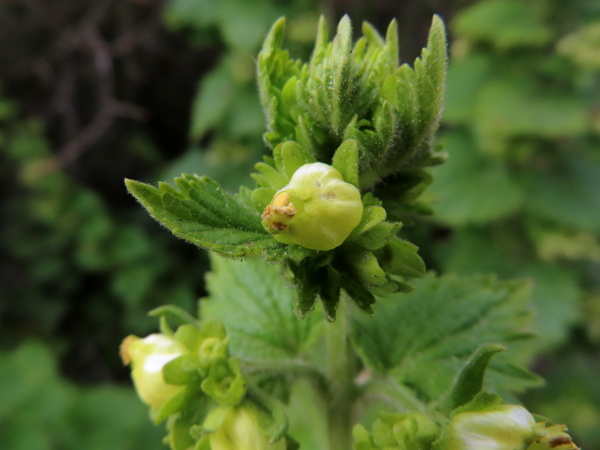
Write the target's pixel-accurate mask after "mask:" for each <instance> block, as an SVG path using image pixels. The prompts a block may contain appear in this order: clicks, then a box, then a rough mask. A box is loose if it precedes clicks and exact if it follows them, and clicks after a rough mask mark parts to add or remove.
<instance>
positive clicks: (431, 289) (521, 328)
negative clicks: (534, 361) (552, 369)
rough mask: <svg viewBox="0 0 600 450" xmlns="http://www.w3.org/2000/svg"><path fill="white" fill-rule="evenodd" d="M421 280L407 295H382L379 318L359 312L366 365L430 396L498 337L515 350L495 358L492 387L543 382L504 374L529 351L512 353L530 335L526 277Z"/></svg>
mask: <svg viewBox="0 0 600 450" xmlns="http://www.w3.org/2000/svg"><path fill="white" fill-rule="evenodd" d="M414 284H415V285H416V290H415V291H414V292H412V293H410V294H408V295H407V294H402V295H398V294H392V295H390V296H389V297H387V298H386V299H382V300H380V301H379V302H378V303H377V305H378V306H377V310H376V313H375V316H374V317H372V318H368V317H364V316H356V317H355V319H354V327H355V329H356V333H355V338H354V344H355V345H356V347H357V350H358V352H359V353H360V354H361V356H362V358H363V360H364V362H365V364H367V365H368V366H369V367H371V368H372V369H374V370H376V371H378V372H382V373H388V374H389V376H391V377H392V378H393V379H395V380H396V381H397V382H398V383H401V384H404V385H406V386H410V387H411V388H412V389H413V390H415V391H416V392H418V393H419V395H420V397H422V398H423V399H425V400H428V401H431V400H435V399H437V398H439V397H440V396H441V395H443V393H444V392H446V391H447V390H448V388H449V387H450V385H451V384H452V381H453V379H454V377H455V374H456V372H457V371H458V370H459V368H460V367H461V366H462V365H463V364H464V363H465V361H466V360H467V359H468V357H469V355H471V353H472V352H473V351H474V350H475V349H476V348H477V347H479V345H480V344H481V343H482V342H499V343H502V344H504V345H506V346H507V347H508V349H509V351H508V352H506V354H505V355H502V356H500V357H498V358H496V359H495V360H494V361H492V363H491V364H490V368H489V371H488V377H487V379H486V382H487V384H486V386H493V387H494V388H495V389H491V390H492V391H498V390H505V391H520V390H523V389H524V388H526V387H529V386H532V385H535V384H536V382H535V381H534V380H533V379H532V378H528V379H524V378H521V377H518V376H514V377H513V376H510V375H507V374H506V373H504V372H505V369H506V367H507V366H512V365H517V366H521V367H522V366H523V363H524V362H525V360H526V358H527V356H524V355H522V354H519V353H518V352H516V353H511V352H510V348H511V345H517V343H518V342H520V341H523V340H525V339H527V334H526V333H527V331H528V326H529V322H530V314H529V311H528V309H527V301H528V293H529V286H528V284H527V283H524V282H499V281H497V280H496V279H494V278H493V277H484V276H478V277H458V276H445V277H440V278H436V277H434V276H432V275H429V276H427V277H425V278H422V279H420V280H416V281H415V282H414ZM523 370H525V369H524V368H523Z"/></svg>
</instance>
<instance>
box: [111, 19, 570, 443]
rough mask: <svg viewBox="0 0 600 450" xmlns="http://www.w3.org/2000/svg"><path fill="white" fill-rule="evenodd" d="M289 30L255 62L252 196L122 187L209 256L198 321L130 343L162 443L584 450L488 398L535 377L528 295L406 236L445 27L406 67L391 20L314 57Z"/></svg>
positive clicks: (177, 316) (436, 111) (432, 116)
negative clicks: (430, 268) (258, 127)
mask: <svg viewBox="0 0 600 450" xmlns="http://www.w3.org/2000/svg"><path fill="white" fill-rule="evenodd" d="M284 25H285V21H284V20H283V19H280V20H278V21H277V22H276V23H275V24H274V25H273V27H272V29H271V31H270V33H269V34H268V36H267V38H266V40H265V43H264V45H263V49H262V51H261V52H260V54H259V57H258V81H259V90H260V97H261V101H262V104H263V107H264V110H265V113H266V116H267V132H266V133H265V134H264V140H265V142H266V144H267V145H268V146H269V148H270V150H271V152H272V154H271V155H270V156H265V158H264V161H263V162H259V163H258V164H256V166H255V167H256V173H255V174H254V175H253V176H254V179H255V181H256V188H255V189H254V190H250V189H247V188H241V189H240V191H239V192H238V193H237V194H236V195H235V196H232V195H230V194H228V193H227V192H225V191H224V190H223V189H222V188H221V187H220V186H219V185H218V184H217V183H216V182H214V181H212V180H210V179H208V178H206V177H200V176H197V175H185V174H184V175H182V176H181V177H180V178H176V179H175V186H172V185H170V184H168V183H159V185H158V187H153V186H150V185H147V184H144V183H140V182H136V181H131V180H127V182H126V184H127V188H128V189H129V191H130V192H131V193H132V194H133V195H134V196H135V197H136V198H137V199H138V200H139V201H140V203H141V204H142V205H143V206H144V207H145V208H146V209H147V210H148V212H149V213H150V214H151V215H152V216H153V217H154V218H155V219H156V220H158V221H159V222H160V223H162V224H163V225H165V226H166V227H167V228H168V229H170V230H171V231H172V232H173V234H174V235H176V236H178V237H180V238H183V239H185V240H187V241H189V242H191V243H193V244H196V245H198V246H200V247H202V248H204V249H207V250H209V251H211V252H212V254H213V256H212V259H211V261H212V267H213V270H212V272H211V273H210V274H209V275H208V276H207V286H208V291H209V296H208V297H207V298H205V299H202V300H201V301H200V311H199V319H197V318H195V317H193V316H191V315H189V314H188V313H187V312H184V311H181V310H178V309H177V308H174V307H169V306H166V307H163V308H159V309H158V310H155V311H154V312H153V314H155V315H157V316H160V317H161V334H158V335H152V336H150V337H148V338H144V339H139V338H136V337H130V338H127V339H126V341H125V342H124V344H123V348H122V355H123V360H124V361H125V362H126V363H131V365H132V375H133V378H134V382H135V384H136V388H137V390H138V392H139V393H140V396H141V398H142V399H143V400H144V401H145V402H146V403H148V404H149V405H150V406H151V408H152V417H153V418H154V420H155V421H156V422H162V421H164V422H166V425H167V429H168V435H169V438H168V441H169V444H170V445H171V447H172V448H173V449H175V450H179V449H182V450H183V449H189V448H193V449H211V448H212V449H214V450H225V449H227V450H234V449H248V450H251V449H268V448H273V449H278V450H279V449H286V448H287V449H294V448H302V449H310V448H315V449H326V448H327V449H331V450H336V449H340V450H348V449H350V448H353V447H354V448H355V449H357V450H362V449H378V448H385V449H409V448H410V449H436V450H442V449H474V448H484V447H485V446H487V447H485V448H492V447H493V448H502V449H515V448H519V449H546V448H548V449H549V448H562V449H568V448H576V446H575V445H574V444H573V442H572V441H571V439H570V437H569V436H568V434H566V432H565V430H564V428H562V427H560V426H556V425H546V423H545V422H544V421H543V420H539V419H535V418H534V416H532V415H531V414H530V413H529V412H528V411H527V410H526V409H525V408H523V407H521V406H518V405H512V404H502V402H501V401H500V398H501V396H506V397H509V398H512V395H514V393H518V392H520V391H523V390H524V389H526V388H528V387H531V386H534V385H536V384H538V383H539V382H540V379H539V378H538V377H537V376H536V375H535V374H533V373H531V372H529V371H528V369H527V364H528V362H529V361H530V360H531V358H532V356H533V354H532V351H531V350H528V348H529V347H527V346H523V345H522V343H523V342H528V341H529V340H531V339H533V336H532V335H531V333H530V330H529V319H530V315H529V312H528V309H527V301H528V289H529V286H528V284H527V283H526V282H501V281H498V280H496V279H495V278H494V277H484V276H478V277H457V276H444V277H438V276H435V275H434V274H432V273H426V270H425V264H424V262H423V260H422V258H421V256H420V255H419V253H418V248H417V247H416V246H415V245H414V244H412V243H410V242H409V241H408V240H406V239H404V238H403V237H402V236H401V235H400V231H401V228H402V227H403V225H405V224H411V223H414V222H417V221H419V220H421V218H422V217H423V216H424V215H426V214H428V213H430V212H431V210H430V208H429V207H428V204H427V202H426V201H425V200H424V199H423V196H422V194H423V192H424V191H425V190H426V189H427V187H428V185H429V184H430V183H431V181H432V177H431V175H430V174H429V172H428V171H427V168H428V167H429V166H433V165H437V164H440V163H442V162H444V160H445V155H444V153H442V152H441V151H440V150H439V149H438V148H437V147H436V146H435V145H434V135H435V132H436V130H437V127H438V121H439V118H440V114H441V110H442V103H443V96H444V86H445V72H446V61H447V54H446V40H445V31H444V25H443V22H442V20H441V19H440V18H439V17H437V16H435V17H434V19H433V22H432V26H431V30H430V33H429V37H428V42H427V47H426V48H424V49H423V52H422V54H421V56H420V57H419V58H417V59H416V60H415V62H414V64H413V65H412V66H409V65H407V64H402V65H400V64H399V59H398V39H397V30H396V24H395V22H392V23H391V24H390V26H389V28H388V30H387V33H386V35H385V37H382V36H380V35H379V34H378V33H377V32H376V31H375V30H374V29H373V28H372V27H371V26H370V25H368V24H364V25H363V28H362V32H363V37H361V38H360V39H359V40H358V41H356V42H355V43H353V41H352V27H351V23H350V19H349V18H348V17H344V18H343V19H342V20H341V22H340V23H339V25H338V28H337V33H336V35H335V36H334V38H333V40H330V39H329V36H328V30H327V26H326V23H325V21H324V20H323V19H322V20H321V22H320V23H319V28H318V35H317V38H316V44H315V48H314V51H313V54H312V57H311V59H310V61H308V62H306V63H304V62H302V61H300V60H295V59H293V58H292V57H291V56H290V54H289V53H288V52H287V51H286V50H284V49H283V37H284ZM236 260H243V261H236ZM292 305H294V306H292ZM314 310H318V311H314ZM322 316H324V317H325V319H326V320H325V321H323V320H322V319H321V317H322ZM173 321H176V322H178V323H179V327H178V328H177V329H176V330H175V331H173V330H172V329H171V328H170V325H169V323H172V322H173ZM494 342H501V343H504V344H506V345H507V346H508V347H509V350H510V351H508V352H506V353H505V354H503V355H499V356H495V355H496V354H498V353H500V352H503V351H504V350H506V348H505V347H504V346H503V345H500V344H496V343H494ZM309 411H310V414H309ZM371 423H372V425H371ZM482 446H484V447H482Z"/></svg>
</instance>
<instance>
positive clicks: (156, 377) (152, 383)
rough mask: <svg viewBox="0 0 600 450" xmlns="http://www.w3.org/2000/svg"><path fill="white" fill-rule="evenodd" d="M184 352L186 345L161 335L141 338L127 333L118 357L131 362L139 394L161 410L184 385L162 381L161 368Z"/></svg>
mask: <svg viewBox="0 0 600 450" xmlns="http://www.w3.org/2000/svg"><path fill="white" fill-rule="evenodd" d="M186 352H187V349H186V347H185V346H184V345H183V344H182V343H180V342H178V341H176V340H175V339H173V338H170V337H168V336H165V335H164V334H151V335H149V336H147V337H145V338H144V339H140V338H139V337H137V336H128V337H127V338H125V340H124V341H123V343H122V344H121V358H122V360H123V362H124V363H125V364H131V367H132V371H131V377H132V378H133V383H134V385H135V388H136V390H137V393H138V395H139V397H140V398H141V399H142V401H144V403H147V404H148V405H150V406H152V407H154V408H157V409H160V408H161V407H162V406H163V405H164V404H165V403H166V402H167V401H168V400H169V399H170V398H172V397H173V395H175V394H176V393H177V392H179V391H180V390H181V389H182V388H183V387H182V386H174V385H172V384H168V383H166V382H165V380H164V378H163V373H162V369H163V367H164V365H165V364H167V363H168V362H169V361H171V360H173V359H175V358H177V357H178V356H181V355H183V354H184V353H186Z"/></svg>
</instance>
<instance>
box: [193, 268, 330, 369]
mask: <svg viewBox="0 0 600 450" xmlns="http://www.w3.org/2000/svg"><path fill="white" fill-rule="evenodd" d="M206 282H207V288H208V291H209V294H210V295H209V297H207V298H205V299H202V300H201V302H200V317H201V318H202V320H203V321H209V320H211V319H218V320H220V321H221V322H223V323H224V324H225V327H226V329H227V335H228V336H229V337H230V338H231V343H230V348H231V352H232V353H233V354H234V355H236V356H239V357H241V358H244V359H285V358H296V357H300V356H301V355H302V354H303V353H304V352H305V351H306V350H307V349H308V348H309V347H310V346H311V345H312V344H314V343H315V340H316V339H318V337H319V336H320V334H321V331H322V325H321V324H322V322H323V321H322V318H321V316H320V315H319V314H309V315H307V316H306V318H305V319H304V320H298V318H297V317H296V315H295V314H294V291H293V290H291V289H290V288H289V287H287V286H286V285H285V283H284V282H283V281H282V279H281V274H280V273H279V270H278V268H277V266H274V265H272V264H269V263H267V262H265V261H264V260H260V259H257V258H253V259H249V260H246V261H231V260H224V259H222V258H219V257H213V258H212V271H211V272H210V273H209V274H207V276H206Z"/></svg>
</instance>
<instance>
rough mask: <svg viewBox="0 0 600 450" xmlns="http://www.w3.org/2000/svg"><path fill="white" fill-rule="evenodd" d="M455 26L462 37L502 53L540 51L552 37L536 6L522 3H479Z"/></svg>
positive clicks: (460, 16) (496, 0)
mask: <svg viewBox="0 0 600 450" xmlns="http://www.w3.org/2000/svg"><path fill="white" fill-rule="evenodd" d="M453 25H454V29H455V32H456V33H457V35H459V36H460V37H463V38H467V39H469V40H472V41H483V42H489V43H491V44H493V45H495V46H496V47H498V48H499V49H509V48H518V47H540V46H542V45H544V44H546V43H547V42H548V41H549V40H550V39H551V37H552V32H551V30H550V28H549V27H548V26H547V25H546V24H545V23H544V22H543V20H542V17H541V14H540V13H539V12H538V10H537V8H536V6H535V5H534V4H533V3H528V2H523V1H521V0H488V1H484V2H479V3H476V4H474V5H473V6H472V7H470V8H467V9H464V10H463V11H461V12H460V14H457V16H456V18H455V19H454V22H453Z"/></svg>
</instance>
